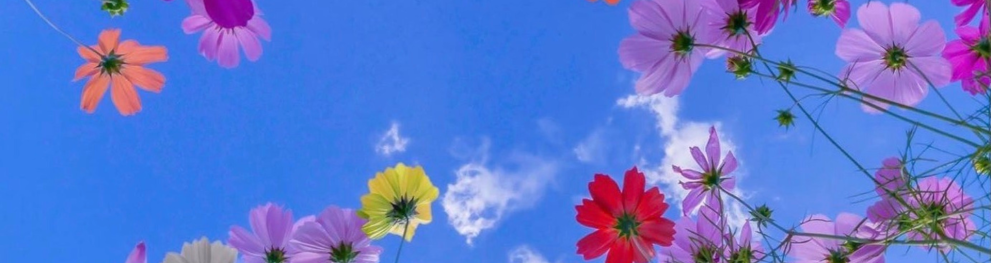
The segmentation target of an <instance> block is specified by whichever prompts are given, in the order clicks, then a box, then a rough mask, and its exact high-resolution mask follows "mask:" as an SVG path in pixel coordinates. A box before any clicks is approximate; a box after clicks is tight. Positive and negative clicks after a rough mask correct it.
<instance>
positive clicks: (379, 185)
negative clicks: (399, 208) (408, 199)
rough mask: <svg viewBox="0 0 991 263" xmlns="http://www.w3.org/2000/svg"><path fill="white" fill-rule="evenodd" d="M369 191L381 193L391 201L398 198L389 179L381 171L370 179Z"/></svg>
mask: <svg viewBox="0 0 991 263" xmlns="http://www.w3.org/2000/svg"><path fill="white" fill-rule="evenodd" d="M368 192H370V193H371V194H376V195H381V196H382V197H383V198H385V199H386V200H389V201H390V202H391V201H392V200H395V199H396V193H395V191H393V189H392V186H390V185H389V181H388V180H387V179H386V177H385V175H384V174H383V173H379V174H377V175H375V177H374V178H372V179H371V180H368Z"/></svg>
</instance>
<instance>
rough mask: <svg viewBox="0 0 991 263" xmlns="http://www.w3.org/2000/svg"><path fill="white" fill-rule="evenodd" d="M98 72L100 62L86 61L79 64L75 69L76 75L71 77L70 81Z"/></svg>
mask: <svg viewBox="0 0 991 263" xmlns="http://www.w3.org/2000/svg"><path fill="white" fill-rule="evenodd" d="M99 72H100V64H96V63H94V62H88V63H85V64H83V65H82V66H79V68H77V69H76V76H75V77H74V78H72V81H77V80H79V79H81V78H85V77H87V76H93V75H95V74H96V73H99Z"/></svg>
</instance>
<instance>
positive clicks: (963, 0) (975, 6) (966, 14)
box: [953, 0, 988, 26]
mask: <svg viewBox="0 0 991 263" xmlns="http://www.w3.org/2000/svg"><path fill="white" fill-rule="evenodd" d="M985 4H987V2H985V0H953V5H955V6H966V7H967V9H965V10H964V11H963V12H960V14H958V15H957V16H955V17H953V18H954V20H955V21H956V22H957V26H962V25H966V24H967V23H970V21H971V20H974V17H975V16H977V11H983V12H981V13H982V14H984V16H987V14H988V10H987V8H986V7H985V6H984V5H985Z"/></svg>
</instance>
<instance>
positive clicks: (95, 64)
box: [73, 29, 168, 116]
mask: <svg viewBox="0 0 991 263" xmlns="http://www.w3.org/2000/svg"><path fill="white" fill-rule="evenodd" d="M119 40H120V29H107V30H103V32H100V39H99V45H95V46H90V48H92V49H93V50H96V51H98V52H100V54H96V53H95V52H93V50H90V48H85V47H79V49H78V50H77V51H78V52H79V56H81V57H83V59H85V60H86V63H85V64H83V65H82V66H79V68H78V69H76V76H75V78H74V79H73V81H77V80H80V79H82V78H85V77H90V79H89V81H87V82H86V85H85V86H83V98H82V102H81V103H80V106H79V107H80V108H81V109H82V110H84V111H86V112H87V113H93V111H95V110H96V105H97V104H99V103H100V99H102V98H103V93H106V92H107V86H110V87H111V91H110V98H111V99H112V100H113V101H114V105H115V106H117V110H118V111H120V114H121V115H124V116H127V115H133V114H135V113H137V112H138V111H141V99H140V98H138V92H137V90H135V89H134V86H138V87H139V88H141V89H144V90H147V91H151V92H155V93H158V92H161V91H162V86H163V85H165V76H163V75H162V73H158V71H154V70H151V69H147V68H145V67H144V65H145V64H149V63H155V62H162V61H165V60H168V55H167V54H166V50H165V47H163V46H142V45H141V44H138V42H137V41H134V40H125V41H124V42H119V43H118V41H119Z"/></svg>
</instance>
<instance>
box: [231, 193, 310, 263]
mask: <svg viewBox="0 0 991 263" xmlns="http://www.w3.org/2000/svg"><path fill="white" fill-rule="evenodd" d="M248 222H249V223H250V224H251V231H252V232H251V233H249V232H248V231H247V230H245V229H244V228H242V227H240V226H231V230H230V233H229V234H230V239H228V240H227V243H229V244H230V245H231V246H233V247H234V248H237V250H238V251H240V252H241V254H242V256H241V258H242V259H243V260H244V261H245V262H247V263H286V262H289V258H290V257H292V256H293V254H294V253H293V252H294V251H291V250H290V248H289V239H290V238H291V237H292V232H293V228H294V227H293V217H292V211H291V210H285V211H283V210H282V207H281V206H277V205H273V204H272V203H268V204H265V205H262V206H258V207H256V208H255V209H251V213H250V215H249V217H248Z"/></svg>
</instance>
